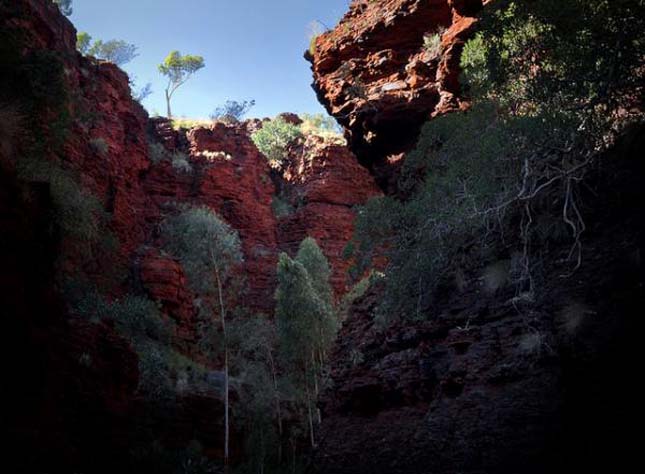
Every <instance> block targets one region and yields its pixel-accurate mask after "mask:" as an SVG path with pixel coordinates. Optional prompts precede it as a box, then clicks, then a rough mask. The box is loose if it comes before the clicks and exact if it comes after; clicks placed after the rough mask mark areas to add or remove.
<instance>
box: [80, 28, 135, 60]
mask: <svg viewBox="0 0 645 474" xmlns="http://www.w3.org/2000/svg"><path fill="white" fill-rule="evenodd" d="M76 49H77V50H78V51H79V52H80V53H81V54H84V55H88V56H93V57H95V58H97V59H102V60H104V61H109V62H111V63H114V64H116V65H117V66H122V65H124V64H126V63H129V62H130V61H132V60H133V59H134V58H136V57H137V47H136V46H135V45H133V44H130V43H127V42H126V41H123V40H115V39H113V40H109V41H105V42H103V40H95V41H94V43H92V36H91V35H90V34H89V33H87V32H85V31H81V32H80V33H78V34H77V35H76Z"/></svg>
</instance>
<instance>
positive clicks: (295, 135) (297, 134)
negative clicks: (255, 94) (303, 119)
mask: <svg viewBox="0 0 645 474" xmlns="http://www.w3.org/2000/svg"><path fill="white" fill-rule="evenodd" d="M299 138H302V132H301V130H300V127H298V126H297V125H293V124H290V123H288V122H286V121H285V120H284V119H283V118H282V117H278V118H276V119H273V120H271V121H269V122H264V124H263V125H262V128H261V129H260V130H258V131H257V132H255V133H254V134H253V135H251V140H253V143H255V146H257V147H258V150H260V152H261V153H262V154H263V155H264V156H266V157H267V159H268V160H269V163H271V165H273V166H276V167H280V166H282V163H283V161H284V159H285V158H286V157H287V153H288V151H289V146H291V145H292V144H293V143H294V142H295V141H296V140H298V139H299Z"/></svg>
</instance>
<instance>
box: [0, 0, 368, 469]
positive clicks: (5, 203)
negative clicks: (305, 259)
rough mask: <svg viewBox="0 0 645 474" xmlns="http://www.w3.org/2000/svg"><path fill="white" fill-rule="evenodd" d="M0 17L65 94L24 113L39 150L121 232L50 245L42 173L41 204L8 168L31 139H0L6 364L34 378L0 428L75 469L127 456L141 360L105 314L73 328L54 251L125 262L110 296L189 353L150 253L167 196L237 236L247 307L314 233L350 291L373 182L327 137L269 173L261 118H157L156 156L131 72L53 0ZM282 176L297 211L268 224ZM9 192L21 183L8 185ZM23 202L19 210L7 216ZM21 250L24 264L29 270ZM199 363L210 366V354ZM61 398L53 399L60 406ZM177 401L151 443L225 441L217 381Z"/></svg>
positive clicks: (190, 342)
mask: <svg viewBox="0 0 645 474" xmlns="http://www.w3.org/2000/svg"><path fill="white" fill-rule="evenodd" d="M0 13H2V15H0V33H2V34H3V35H4V34H5V33H7V34H8V35H9V36H11V37H12V38H14V39H16V41H17V42H18V43H17V45H18V46H17V47H16V48H15V49H14V51H13V52H12V53H11V54H12V55H17V56H18V58H19V59H27V58H29V57H31V56H34V55H36V56H37V55H39V54H44V53H46V54H47V55H52V56H51V57H52V58H55V60H56V61H59V62H60V63H61V64H62V67H63V75H62V77H63V82H64V89H65V90H66V92H67V94H66V95H65V97H64V100H63V102H64V103H63V106H62V108H59V109H58V110H54V109H52V108H48V106H47V107H44V108H42V109H41V110H39V113H38V115H37V116H35V117H33V118H34V120H36V121H37V122H38V123H39V125H38V126H39V127H40V129H42V136H39V137H37V138H39V139H40V140H41V141H42V143H43V144H44V146H42V148H41V149H42V154H41V155H40V156H39V157H38V158H39V159H43V160H48V161H51V162H55V163H56V164H57V165H58V166H59V167H61V168H63V169H66V170H69V171H70V172H71V173H73V174H74V176H76V177H77V178H78V180H79V181H80V183H81V184H82V185H83V187H84V188H85V189H87V190H88V191H89V192H91V194H92V195H93V196H95V197H96V198H97V199H98V201H99V203H100V205H101V207H102V211H105V214H106V216H107V221H108V223H107V226H108V228H109V230H110V231H111V232H112V233H113V234H114V236H115V240H116V241H117V243H118V245H117V246H116V247H114V249H113V250H112V253H111V254H109V255H108V256H107V257H108V258H107V259H105V258H104V259H99V257H98V256H97V255H93V256H92V258H90V259H89V260H88V259H87V256H84V255H81V252H80V250H78V249H76V247H75V245H74V243H73V242H66V241H62V242H61V241H58V240H57V239H56V238H55V236H53V235H50V234H48V229H50V228H51V222H49V221H48V215H49V213H50V212H51V207H52V203H51V196H50V195H49V189H48V187H47V184H46V183H36V184H37V185H34V186H36V188H38V189H35V190H33V192H34V193H36V194H37V196H38V200H37V203H38V204H39V205H38V206H36V205H35V204H25V203H23V202H22V201H20V199H18V197H19V196H22V195H23V191H21V189H22V188H23V187H27V188H29V189H31V187H32V184H29V183H23V182H21V181H20V180H19V179H18V178H17V176H16V173H15V168H16V162H17V160H20V159H24V156H23V154H22V153H21V152H22V151H24V150H25V149H26V148H27V144H30V143H32V140H31V138H30V139H29V140H26V141H23V142H22V144H21V143H20V142H18V145H17V146H16V153H12V155H11V156H5V152H4V150H5V148H7V147H5V143H4V142H3V143H1V144H0V145H2V148H1V150H2V153H3V155H2V156H1V157H0V160H1V164H2V166H1V167H0V171H2V175H1V176H0V177H1V178H2V182H3V183H4V182H5V181H7V183H9V184H7V186H4V185H3V191H5V190H6V191H7V192H3V193H1V194H0V210H2V221H1V222H2V226H3V227H2V232H3V235H2V241H3V243H5V242H7V243H11V245H10V246H9V245H8V244H7V245H8V246H7V249H6V251H3V252H4V253H3V258H4V255H5V254H6V255H7V258H9V257H11V259H10V260H7V262H10V263H11V264H8V265H6V266H4V267H3V269H2V270H0V277H1V278H0V281H3V282H4V281H13V282H14V283H12V284H11V285H7V286H6V291H8V292H11V293H12V294H2V297H3V300H4V299H5V297H7V299H8V301H11V304H7V306H6V307H7V308H9V316H8V319H9V320H10V321H11V323H10V326H11V327H12V328H15V331H14V332H13V335H14V336H15V337H14V338H13V339H14V341H13V343H12V347H14V346H15V347H16V348H20V350H18V349H16V354H24V353H26V355H25V357H24V364H21V365H20V369H19V370H18V369H16V370H12V371H11V373H12V374H13V373H16V377H17V380H22V379H23V378H24V377H23V375H20V374H23V373H32V374H34V380H33V381H31V382H30V383H29V384H23V385H21V386H19V387H15V389H14V390H13V391H12V393H11V398H12V400H14V401H15V405H14V408H15V415H14V416H12V417H11V423H10V426H9V429H10V431H11V433H13V435H14V436H15V439H16V444H17V445H20V446H22V447H23V448H25V449H28V450H32V451H33V452H35V451H36V450H40V453H41V454H42V453H44V452H47V454H44V458H43V459H48V460H49V461H50V462H51V465H52V466H53V465H57V464H58V463H59V462H60V465H63V466H68V467H69V469H70V470H73V469H72V466H78V465H83V462H82V460H81V459H80V458H81V457H87V458H90V459H89V461H92V463H95V462H96V460H97V459H98V458H97V459H91V458H92V457H93V456H98V455H99V454H101V453H102V454H103V455H105V454H106V453H109V452H123V453H125V452H127V446H128V439H129V436H130V435H129V432H130V431H131V429H132V427H133V423H135V422H136V420H137V419H138V418H139V416H140V415H141V413H142V410H146V409H147V408H146V407H142V406H141V404H140V400H138V398H137V394H136V386H137V379H138V376H139V374H138V371H137V363H136V355H135V353H134V352H133V350H132V349H131V348H130V347H129V345H128V343H127V341H125V340H124V339H123V338H121V337H120V336H119V335H118V334H117V333H116V331H114V329H113V328H112V327H111V326H110V324H107V323H105V324H104V323H101V324H93V323H89V322H86V323H83V324H77V323H75V322H74V321H71V320H70V319H69V316H67V315H66V314H65V310H64V305H63V304H62V302H61V301H60V299H59V298H58V297H57V296H56V291H54V287H55V286H56V284H55V282H54V277H53V265H54V264H53V259H54V257H55V256H56V255H58V254H59V253H61V252H62V251H63V250H64V251H65V252H64V255H65V259H64V261H62V262H59V263H62V267H61V268H62V269H63V273H64V274H65V275H67V276H74V277H75V278H76V277H79V278H84V279H87V280H89V281H91V282H95V283H97V284H101V283H102V279H103V277H104V275H105V270H106V268H108V266H109V267H110V268H111V267H119V268H122V269H123V274H122V275H121V277H120V280H119V284H118V285H117V286H115V287H114V288H113V289H112V290H111V294H110V296H113V297H119V296H121V295H123V294H125V293H133V292H134V293H138V292H141V291H144V292H145V293H146V294H147V295H148V296H149V297H150V298H151V299H153V300H155V301H157V302H159V304H160V306H161V308H162V311H163V313H164V314H165V316H167V317H169V318H172V319H173V320H174V321H175V323H176V328H177V329H176V333H175V334H174V338H173V344H174V345H175V346H176V347H175V348H176V350H177V351H179V352H181V353H183V354H185V355H188V356H190V357H194V358H197V359H200V357H201V354H200V351H199V349H198V348H197V347H196V344H195V328H196V310H195V308H194V307H193V299H194V295H193V294H192V293H191V292H190V290H189V289H188V288H187V285H186V278H185V276H184V274H183V271H182V268H181V266H180V265H179V264H178V262H177V261H176V260H174V259H173V258H172V257H171V256H169V255H167V254H164V253H163V252H161V251H160V242H159V232H158V228H159V224H160V223H161V222H162V221H163V219H164V218H165V217H166V216H167V215H168V214H169V213H171V212H175V209H176V205H177V204H190V205H206V206H208V207H210V208H212V209H213V210H215V211H216V212H217V213H219V214H220V215H221V216H222V217H223V218H224V219H225V220H226V221H227V222H228V223H229V224H230V225H231V226H232V227H234V228H235V229H236V230H237V231H238V232H239V233H240V236H241V240H242V245H243V252H244V260H245V263H244V269H243V270H244V273H245V276H246V280H247V283H248V285H247V286H248V288H247V294H246V295H245V301H247V303H248V304H249V305H250V306H251V308H252V309H253V310H255V311H258V312H264V313H265V314H267V315H270V314H271V313H272V309H273V295H274V291H275V284H276V283H275V265H276V261H277V255H278V253H279V252H280V251H283V250H286V251H289V252H294V251H295V249H296V247H297V245H298V244H299V242H300V240H302V239H303V238H304V237H306V236H308V235H311V236H313V237H315V238H316V239H317V240H318V242H319V244H320V245H321V247H322V248H323V251H324V252H325V253H326V255H327V256H328V257H329V259H330V262H331V265H332V268H333V275H334V279H333V284H334V288H335V289H336V291H337V294H339V295H340V294H341V293H342V292H343V291H345V289H346V286H347V281H346V275H345V271H346V263H345V262H344V260H343V259H342V255H341V254H342V249H343V247H344V246H345V244H346V243H347V241H348V239H349V237H350V235H351V231H352V226H353V217H354V211H353V210H352V206H353V205H355V204H360V203H362V202H364V201H365V200H366V199H367V198H369V197H370V196H372V195H375V194H377V193H378V192H379V191H378V189H377V188H376V186H375V184H374V182H373V179H372V178H371V177H370V176H369V174H368V173H367V172H366V171H365V170H364V169H363V168H362V167H360V166H359V165H358V164H357V162H356V159H355V157H354V156H353V155H352V154H351V153H350V152H349V151H348V150H347V149H346V148H343V147H340V146H337V145H325V144H322V143H318V144H317V145H316V146H310V145H307V147H306V150H305V148H301V149H299V150H294V154H293V156H292V157H291V162H292V163H291V166H290V167H289V170H290V172H289V177H288V178H285V177H282V176H275V173H272V171H271V170H270V167H269V166H268V164H267V160H266V159H265V158H264V157H263V156H262V155H261V154H260V153H259V151H258V150H257V149H256V147H255V146H254V144H253V143H252V141H251V140H250V132H251V131H252V130H253V127H257V126H258V124H257V123H256V122H249V123H247V124H237V125H230V126H225V125H222V124H217V125H213V126H211V127H208V128H198V129H194V130H191V131H189V132H188V133H186V131H183V132H174V131H171V130H169V129H168V127H164V125H163V121H159V120H157V121H156V123H153V124H152V128H153V129H155V128H156V130H160V127H161V128H162V129H163V133H162V134H161V137H160V138H161V141H162V142H163V144H164V146H166V147H167V148H168V149H169V150H172V151H173V152H177V151H181V152H184V153H185V155H186V156H185V157H184V158H185V161H183V162H180V163H179V165H177V163H175V165H174V166H173V162H172V161H171V160H170V159H168V158H163V159H154V160H153V159H152V158H153V157H152V156H151V153H150V150H149V143H148V136H147V133H148V127H149V124H148V117H147V114H146V113H145V111H144V109H143V108H142V107H141V106H140V105H139V104H138V103H136V102H135V101H134V100H133V99H132V97H131V92H130V88H129V85H128V77H127V75H126V74H125V73H123V72H122V71H121V70H119V69H118V68H117V67H116V66H114V65H112V64H109V63H104V62H99V61H95V60H93V59H89V58H85V57H82V56H81V55H80V54H78V53H77V52H76V49H75V38H76V32H75V30H74V27H73V26H72V25H71V23H70V22H69V21H68V20H67V19H65V18H64V17H63V16H62V15H60V13H59V12H58V10H57V8H56V6H55V5H54V4H53V3H51V2H49V1H44V0H17V1H12V2H9V3H6V2H0ZM3 37H4V36H3ZM47 57H48V58H50V56H47ZM18 63H19V62H18ZM3 67H4V65H3ZM3 77H4V76H3ZM51 79H53V77H52V78H51ZM12 99H13V97H12ZM19 99H20V98H18V100H19ZM58 116H65V117H67V116H69V121H68V122H66V125H65V131H66V133H65V134H64V138H63V141H62V144H61V146H58V145H57V146H54V144H53V142H54V140H53V135H54V131H55V125H56V124H57V118H58ZM23 145H24V146H23ZM7 149H8V148H7ZM180 161H181V160H180ZM285 179H286V180H287V181H289V182H288V183H287V184H285V186H287V185H288V186H289V187H290V188H291V189H292V190H293V191H294V195H298V196H299V197H300V198H299V200H298V203H299V205H298V206H297V209H296V210H295V212H294V213H293V214H292V215H290V216H287V217H283V218H280V219H278V218H277V217H276V216H275V215H274V212H273V209H272V200H273V198H274V195H275V194H276V192H277V191H276V183H278V185H280V186H281V185H282V183H285ZM14 187H15V188H16V191H15V192H9V191H10V190H12V189H13V188H14ZM40 188H42V189H40ZM350 190H351V191H350ZM30 192H31V191H30ZM41 195H42V196H41ZM41 198H42V199H41ZM41 201H42V203H41ZM21 206H22V207H21ZM23 207H24V209H25V211H24V212H17V211H16V210H17V209H23ZM5 211H6V212H5ZM41 221H42V222H41ZM30 229H31V230H30ZM32 234H34V235H32ZM5 237H6V238H5ZM14 244H15V245H14ZM21 245H22V246H24V247H25V248H22V247H21ZM18 247H20V248H18ZM34 248H38V249H46V250H47V252H48V253H47V255H50V256H51V258H49V259H47V261H46V262H39V264H38V265H35V264H33V263H29V262H32V261H33V260H34V258H35V256H37V255H41V253H42V252H40V251H38V252H36V251H34V250H33V249H34ZM21 261H24V262H26V263H25V267H24V268H21V266H20V262H21ZM3 262H4V260H3ZM45 264H46V265H45ZM43 265H44V267H45V268H43V269H42V272H41V273H42V278H39V279H36V280H37V281H35V280H34V278H33V275H31V273H30V272H32V271H36V270H37V269H41V266H43ZM39 271H40V270H39ZM41 280H42V281H41ZM34 281H35V283H34ZM32 283H33V284H32ZM30 285H31V286H30ZM16 288H19V289H20V291H17V290H16ZM0 292H2V291H0ZM2 293H4V292H2ZM37 301H42V304H40V303H39V304H35V302H37ZM45 302H47V304H45ZM214 323H215V322H214ZM35 341H37V342H35ZM79 361H80V362H79ZM87 365H90V366H91V367H89V368H88V367H87ZM209 366H210V368H211V369H213V370H214V369H216V368H217V367H216V366H215V365H214V364H213V363H212V362H211V363H209ZM48 374H49V375H48ZM54 374H55V375H54ZM88 374H90V375H88ZM85 379H86V380H87V382H79V381H82V380H85ZM92 380H93V381H94V382H91V381H92ZM62 399H65V402H64V403H62V402H59V400H62ZM176 408H177V409H176V410H174V411H172V412H169V413H166V414H164V417H165V418H164V417H160V416H157V415H154V416H152V418H151V420H150V422H151V425H152V426H154V427H155V430H157V432H158V436H159V438H160V439H162V440H164V441H167V442H168V443H171V444H172V443H176V444H180V443H181V442H185V441H188V440H190V439H191V438H193V437H195V438H198V439H200V441H201V442H202V444H204V446H205V448H206V449H207V450H209V452H211V453H213V454H216V455H217V449H218V447H220V446H221V444H222V443H221V439H220V436H221V435H220V433H221V430H220V429H219V428H218V426H219V423H220V422H221V417H220V415H221V410H220V408H219V402H218V395H217V394H216V393H213V392H212V391H211V392H199V393H185V394H184V395H182V397H180V400H179V401H178V404H177V406H176ZM32 413H34V415H33V416H32V415H31V414H32ZM27 414H28V415H27ZM36 414H37V415H36ZM99 419H100V420H101V423H102V429H101V431H102V434H101V436H100V437H97V438H96V439H95V440H94V441H95V443H93V442H92V440H90V439H88V438H87V436H84V434H86V433H87V432H88V431H90V430H91V431H92V432H93V431H95V430H96V426H93V425H92V423H93V420H94V421H95V420H99ZM38 440H39V441H38ZM39 446H40V447H39ZM50 447H51V449H50ZM234 448H235V447H234ZM52 452H53V453H55V454H52ZM50 455H51V456H53V457H51V458H47V456H50ZM25 457H28V456H27V454H25ZM32 457H33V458H34V459H36V456H32ZM119 457H120V456H114V457H113V458H111V457H110V456H107V458H106V459H104V461H105V463H104V464H105V469H108V467H109V466H111V465H114V464H116V465H118V458H119ZM79 463H80V464H79Z"/></svg>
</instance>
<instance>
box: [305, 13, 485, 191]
mask: <svg viewBox="0 0 645 474" xmlns="http://www.w3.org/2000/svg"><path fill="white" fill-rule="evenodd" d="M485 3H487V2H482V0H382V1H376V2H375V1H367V0H356V1H353V2H352V3H351V5H350V10H349V12H348V13H347V14H346V15H345V16H344V18H343V19H342V20H341V21H340V23H339V24H338V25H337V26H336V27H335V28H334V29H333V30H330V31H328V32H326V33H323V34H322V35H320V36H319V37H317V38H315V39H314V40H313V41H312V47H311V49H310V51H309V52H308V53H307V54H306V57H307V59H308V60H309V61H310V62H311V64H312V70H313V74H314V84H313V87H314V89H315V90H316V92H317V94H318V98H319V100H320V102H321V103H322V104H324V105H325V107H326V108H327V110H328V112H329V113H330V114H331V115H333V116H334V117H336V119H337V120H338V121H339V122H340V123H341V124H342V125H343V126H344V127H345V129H346V135H347V137H348V139H349V141H350V144H351V148H352V150H353V151H354V152H355V153H356V154H357V156H358V157H359V159H360V160H361V162H362V163H364V164H366V165H368V166H369V167H370V168H372V169H373V170H374V171H375V172H376V175H377V178H378V179H379V182H380V184H381V185H382V186H386V185H387V183H388V182H391V176H392V174H393V168H394V169H395V168H396V165H395V163H396V162H397V161H398V160H400V158H401V157H402V155H401V154H402V153H403V152H406V151H409V149H410V148H411V146H413V145H414V143H415V142H416V138H417V136H418V133H419V130H420V128H421V125H422V124H423V123H425V122H426V121H427V120H429V119H430V118H431V117H433V116H435V115H438V114H444V113H448V112H450V111H453V110H458V109H460V108H463V107H465V106H466V105H467V104H466V103H464V101H463V99H462V98H461V96H460V87H459V57H460V54H461V50H462V48H463V45H464V42H465V40H466V39H467V38H468V37H469V36H470V35H471V34H472V32H473V25H474V23H475V22H476V18H475V17H476V15H477V13H478V12H479V11H480V10H481V8H482V7H483V4H485ZM433 35H437V43H438V44H437V45H436V46H427V45H426V44H425V42H426V40H425V38H426V37H427V38H430V37H432V36H433Z"/></svg>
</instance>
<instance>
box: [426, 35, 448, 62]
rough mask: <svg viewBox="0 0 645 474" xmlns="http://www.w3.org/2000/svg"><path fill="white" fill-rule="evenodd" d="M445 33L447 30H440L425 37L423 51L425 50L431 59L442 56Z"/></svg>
mask: <svg viewBox="0 0 645 474" xmlns="http://www.w3.org/2000/svg"><path fill="white" fill-rule="evenodd" d="M444 31H445V28H439V29H438V30H437V31H435V32H434V33H430V34H426V35H424V36H423V49H425V50H426V52H427V53H428V54H429V55H430V56H431V57H437V56H439V55H440V54H441V36H442V35H443V33H444Z"/></svg>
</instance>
